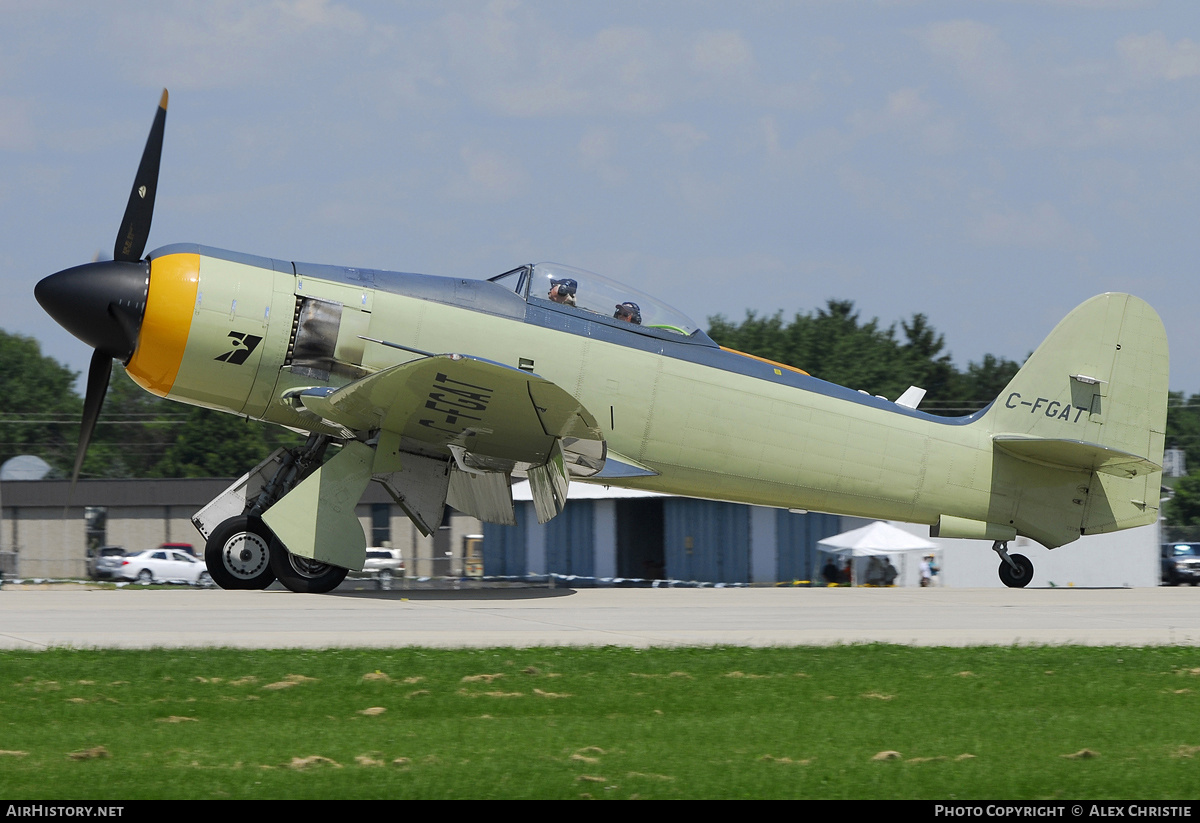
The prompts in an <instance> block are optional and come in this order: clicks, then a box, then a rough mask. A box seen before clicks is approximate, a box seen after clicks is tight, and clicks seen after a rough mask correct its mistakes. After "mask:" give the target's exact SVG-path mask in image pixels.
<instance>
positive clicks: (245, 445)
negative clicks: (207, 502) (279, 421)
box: [150, 406, 271, 477]
mask: <svg viewBox="0 0 1200 823" xmlns="http://www.w3.org/2000/svg"><path fill="white" fill-rule="evenodd" d="M265 428H266V426H265V425H264V424H263V423H259V422H257V421H253V420H248V419H247V418H244V417H238V416H236V415H232V414H226V413H224V412H218V411H213V410H212V409H205V408H201V407H199V406H192V407H191V408H190V410H189V411H188V413H187V417H186V419H185V420H184V422H183V424H182V425H181V426H180V427H179V429H178V434H177V436H176V437H175V440H174V441H173V442H172V443H171V444H170V445H169V446H167V449H166V451H165V453H164V454H163V457H162V459H161V460H159V461H158V463H157V464H156V465H155V466H154V467H153V468H152V469H151V470H150V474H151V476H152V477H238V476H240V475H242V474H245V473H246V472H247V471H249V470H250V469H252V468H254V466H255V465H256V464H258V463H259V462H260V461H262V460H263V459H264V458H265V457H266V456H267V455H268V454H270V453H271V446H270V445H269V444H268V442H267V438H266V433H265V431H264V430H265Z"/></svg>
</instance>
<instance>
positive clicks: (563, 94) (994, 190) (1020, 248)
mask: <svg viewBox="0 0 1200 823" xmlns="http://www.w3.org/2000/svg"><path fill="white" fill-rule="evenodd" d="M164 87H165V88H167V89H169V91H170V107H169V111H168V116H167V128H166V142H165V146H164V150H163V159H162V167H161V177H160V182H159V189H158V198H157V204H156V210H155V215H154V224H153V228H152V230H151V234H150V241H149V245H148V248H149V249H153V248H156V247H159V246H164V245H167V244H170V243H176V242H195V243H202V244H205V245H210V246H217V247H220V248H225V249H231V250H235V251H240V252H246V253H250V254H258V255H264V256H268V257H275V258H279V259H282V260H296V261H304V262H311V263H329V264H338V265H347V266H357V267H363V268H378V269H391V270H396V271H410V272H423V273H429V274H442V275H451V276H455V277H478V278H486V277H491V276H493V275H496V274H499V273H501V272H504V271H507V270H509V269H511V268H514V267H516V266H518V265H521V264H524V263H530V262H538V261H556V262H559V263H565V264H569V265H574V266H578V267H580V268H584V269H588V270H591V271H595V272H598V273H600V274H603V275H605V276H606V277H609V278H612V279H616V280H618V281H623V282H627V283H629V284H631V285H635V286H637V287H638V288H640V289H642V290H643V291H646V292H649V293H652V294H656V295H658V296H659V297H661V298H663V299H664V300H665V301H666V302H668V303H670V304H672V305H674V306H676V307H677V308H679V309H681V310H683V311H684V312H686V313H688V314H690V315H691V316H692V317H694V318H695V319H696V320H698V321H700V323H701V325H702V327H704V326H707V322H706V320H707V318H708V317H710V316H712V315H716V314H722V315H724V316H725V317H726V318H728V319H731V320H734V321H737V320H741V319H742V318H744V317H745V316H746V312H747V311H754V312H757V313H758V314H760V315H763V314H766V315H771V314H774V313H775V312H778V311H781V312H782V313H783V316H784V318H785V319H790V318H791V317H792V316H793V315H794V314H796V313H797V312H800V313H807V312H810V311H813V310H814V309H817V308H821V307H823V306H825V304H826V302H827V301H828V300H830V299H839V300H852V301H854V304H855V306H856V308H857V310H858V312H859V314H860V317H861V319H862V320H864V321H867V320H870V319H872V318H878V320H879V322H880V323H881V324H882V325H883V326H884V327H887V326H891V325H893V324H895V325H896V327H897V329H898V331H899V323H900V322H901V321H903V320H907V319H909V318H911V317H912V315H913V314H915V313H918V312H919V313H923V314H925V315H926V316H927V317H928V319H929V321H930V323H931V324H932V325H933V327H934V328H935V329H936V330H937V331H939V332H940V333H942V334H943V335H944V336H945V342H946V348H947V350H948V352H949V353H950V354H951V355H952V357H953V360H954V362H955V364H956V365H957V366H958V367H959V368H960V369H965V368H966V366H967V364H968V363H970V362H979V361H980V360H982V358H983V356H984V355H985V354H993V355H995V356H997V357H1005V358H1008V359H1011V360H1016V361H1018V362H1019V361H1021V360H1023V359H1024V358H1025V357H1026V356H1027V355H1028V354H1029V353H1030V352H1031V351H1032V350H1033V349H1034V348H1036V346H1037V345H1038V343H1040V342H1041V340H1042V338H1044V337H1045V336H1046V335H1047V334H1048V333H1049V331H1050V330H1051V328H1053V326H1054V325H1055V323H1057V322H1058V321H1059V320H1060V319H1061V318H1062V317H1063V316H1065V315H1066V313H1067V312H1069V311H1070V310H1071V309H1072V308H1074V307H1075V306H1076V305H1078V304H1079V303H1081V302H1083V301H1084V300H1085V299H1087V298H1088V297H1090V296H1092V295H1094V294H1099V293H1101V292H1105V291H1122V292H1130V293H1132V294H1135V295H1138V296H1139V297H1142V298H1144V299H1145V300H1147V301H1148V302H1149V303H1150V304H1151V305H1152V306H1154V307H1155V308H1156V309H1157V310H1158V312H1159V314H1160V315H1161V316H1162V318H1163V321H1164V323H1165V325H1166V328H1167V333H1168V336H1169V339H1170V345H1171V355H1172V356H1171V379H1170V387H1171V389H1172V390H1175V391H1182V392H1185V393H1187V394H1193V393H1200V358H1197V357H1195V356H1194V354H1195V352H1196V351H1197V345H1198V343H1200V340H1198V331H1197V329H1198V327H1200V289H1197V287H1196V286H1197V283H1196V267H1197V264H1198V255H1197V251H1198V249H1200V239H1198V238H1200V232H1197V229H1196V223H1197V218H1198V217H1200V3H1195V2H1192V1H1191V0H1178V1H1177V2H1151V1H1150V0H980V1H979V2H969V1H968V0H928V1H927V2H926V1H923V0H876V1H875V2H870V1H869V0H861V2H853V0H842V1H841V2H835V1H834V0H808V1H807V2H806V1H805V0H795V1H794V2H774V1H773V0H758V1H757V2H733V0H721V1H720V2H717V1H715V0H713V1H709V0H692V2H682V1H681V0H654V2H644V0H637V1H635V2H626V0H604V2H593V1H592V0H574V1H573V2H561V0H547V1H546V2H539V1H536V0H493V2H466V1H465V0H463V1H461V2H457V1H456V0H440V1H439V2H420V1H414V2H365V1H364V2H357V0H344V2H335V1H334V0H236V1H235V2H223V1H222V0H215V1H214V0H210V1H208V2H186V1H185V0H154V2H124V1H122V0H106V2H104V3H85V2H74V3H69V2H56V0H33V1H32V2H31V1H28V0H0V169H2V173H0V241H2V242H0V298H2V299H0V328H3V329H4V330H6V331H8V332H12V333H18V334H24V335H29V336H32V337H35V338H37V339H38V340H39V341H40V343H41V345H42V349H43V352H44V353H46V354H48V355H50V356H52V357H54V358H55V359H57V360H59V361H61V362H64V363H66V364H67V365H68V366H70V367H71V368H73V369H75V370H77V371H81V372H86V369H87V362H88V358H89V357H90V352H89V351H88V350H87V348H86V347H85V346H84V344H82V343H80V342H77V341H76V340H75V339H74V338H72V337H71V336H70V335H69V334H68V333H67V332H66V331H64V330H62V329H60V328H59V327H58V326H57V325H56V324H55V323H54V322H53V321H52V320H50V319H49V318H48V317H47V316H46V315H45V314H44V313H43V312H42V311H41V309H40V308H39V307H38V305H37V303H36V301H35V300H34V299H33V292H32V290H33V285H34V283H36V282H37V280H38V279H39V278H41V277H42V276H44V275H46V274H49V273H52V272H54V271H57V270H59V269H63V268H67V267H70V266H73V265H77V264H79V263H83V262H87V261H89V260H91V259H93V258H94V257H95V256H96V255H97V253H100V254H103V255H111V254H112V247H113V243H114V240H115V237H116V233H117V225H118V223H119V222H120V219H121V215H122V212H123V210H124V207H125V202H126V200H127V198H128V196H129V188H130V185H131V183H132V181H133V175H134V172H135V170H136V168H137V164H138V160H139V158H140V155H141V151H142V147H143V145H144V144H145V139H146V134H147V132H148V131H149V128H150V123H151V121H152V119H153V116H154V110H155V107H156V105H157V103H158V99H159V96H160V94H161V90H162V88H164ZM472 353H473V354H479V355H482V356H487V353H486V352H472ZM795 365H797V366H800V367H803V366H804V364H803V363H797V364H795ZM854 388H861V389H867V390H870V389H871V388H872V387H870V386H856V387H854Z"/></svg>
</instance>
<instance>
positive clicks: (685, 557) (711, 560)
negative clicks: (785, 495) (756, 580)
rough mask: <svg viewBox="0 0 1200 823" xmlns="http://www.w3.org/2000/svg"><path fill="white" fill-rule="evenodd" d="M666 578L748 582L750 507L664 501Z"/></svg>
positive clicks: (702, 581) (703, 501) (735, 504)
mask: <svg viewBox="0 0 1200 823" xmlns="http://www.w3.org/2000/svg"><path fill="white" fill-rule="evenodd" d="M663 526H664V536H665V538H666V539H665V540H664V541H663V542H664V545H665V555H666V566H667V577H669V578H673V579H675V580H686V581H691V580H695V581H697V582H701V583H749V582H750V507H749V506H743V505H740V504H737V503H716V502H713V501H711V500H688V499H686V498H679V497H676V498H669V499H667V500H664V501H663Z"/></svg>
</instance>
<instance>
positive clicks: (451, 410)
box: [292, 354, 607, 520]
mask: <svg viewBox="0 0 1200 823" xmlns="http://www.w3.org/2000/svg"><path fill="white" fill-rule="evenodd" d="M292 398H293V400H294V401H295V402H298V403H299V404H300V405H302V406H303V407H304V409H306V410H307V411H309V412H311V413H313V414H316V415H318V416H320V417H321V418H323V419H324V420H327V421H329V422H330V423H333V424H336V425H338V426H341V427H343V428H345V429H347V430H349V431H350V432H359V433H365V432H374V431H379V432H381V436H380V445H379V449H378V451H379V452H380V455H379V456H377V457H376V465H377V469H376V470H377V472H378V470H379V467H380V465H381V461H382V462H383V463H386V460H387V459H388V455H387V454H384V451H385V447H386V451H388V452H390V453H392V454H393V455H399V454H400V453H401V452H411V453H422V454H426V455H428V454H430V453H431V452H432V453H434V454H446V455H450V456H453V458H454V461H455V465H456V467H457V469H458V470H459V471H460V472H462V473H464V474H466V475H470V476H473V477H475V478H480V477H483V478H484V481H487V479H488V478H486V477H485V476H486V475H488V474H490V473H499V474H500V475H502V476H504V480H505V483H507V475H510V474H513V473H515V474H518V475H522V474H524V475H527V476H528V477H529V479H530V484H531V486H533V487H534V488H535V489H541V490H542V501H541V504H539V505H538V516H539V519H541V518H542V516H543V515H546V517H545V519H547V520H548V519H549V518H550V517H552V516H553V515H554V514H556V513H557V512H559V511H561V510H562V506H563V504H564V503H565V501H566V486H567V481H568V478H569V477H590V476H592V475H594V474H596V473H597V472H599V471H600V470H601V469H603V468H604V463H605V456H606V450H607V445H606V442H605V440H604V436H603V434H602V433H601V431H600V428H599V426H598V425H597V423H596V419H595V418H594V417H593V416H592V415H591V414H590V413H589V412H588V411H587V409H585V408H584V407H583V406H582V405H581V404H580V403H579V401H577V400H576V399H575V398H573V397H572V396H571V395H570V394H568V393H567V392H566V391H565V390H563V389H562V388H560V387H559V386H557V385H555V384H554V383H552V382H550V381H549V380H546V379H544V378H542V377H539V376H538V375H536V374H533V373H531V372H526V371H522V370H520V369H515V368H512V367H511V366H505V365H503V364H500V363H494V362H492V361H489V360H484V359H482V358H477V357H469V356H466V355H459V354H441V355H434V356H429V357H423V358H420V359H417V360H412V361H409V362H407V363H402V364H400V365H398V366H393V367H391V368H389V369H385V370H383V371H380V372H376V373H375V374H372V375H368V376H367V377H364V378H361V379H359V380H356V381H354V382H353V383H349V384H347V385H345V386H342V387H340V388H326V387H319V388H310V389H302V390H299V391H295V392H294V393H293V395H292ZM398 459H399V462H403V460H404V458H403V457H399V458H398ZM389 470H390V468H389ZM492 479H493V480H495V479H496V478H492ZM484 481H480V482H476V483H475V484H474V485H475V486H477V487H478V486H481V485H482V484H483V482H484ZM458 485H459V486H460V487H462V488H465V486H466V484H465V483H463V482H461V481H460V483H459V484H458ZM504 491H505V492H506V491H507V488H505V489H504ZM495 492H496V487H495V486H494V484H493V487H492V488H491V489H480V491H479V492H478V493H473V496H479V495H482V496H481V497H480V501H481V502H480V503H479V505H484V503H483V502H482V501H484V500H486V499H488V498H489V497H494V496H495ZM535 503H538V500H537V499H535ZM485 519H486V518H485Z"/></svg>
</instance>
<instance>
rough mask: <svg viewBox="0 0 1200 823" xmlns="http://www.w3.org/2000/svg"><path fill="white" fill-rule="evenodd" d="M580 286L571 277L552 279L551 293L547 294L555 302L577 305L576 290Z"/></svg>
mask: <svg viewBox="0 0 1200 823" xmlns="http://www.w3.org/2000/svg"><path fill="white" fill-rule="evenodd" d="M578 288H579V284H578V283H576V282H575V281H574V280H572V279H571V278H569V277H564V278H563V279H562V280H551V281H550V294H548V295H547V297H549V298H550V299H551V300H553V301H554V302H555V303H562V304H563V305H564V306H574V305H575V292H576V290H577V289H578Z"/></svg>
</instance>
